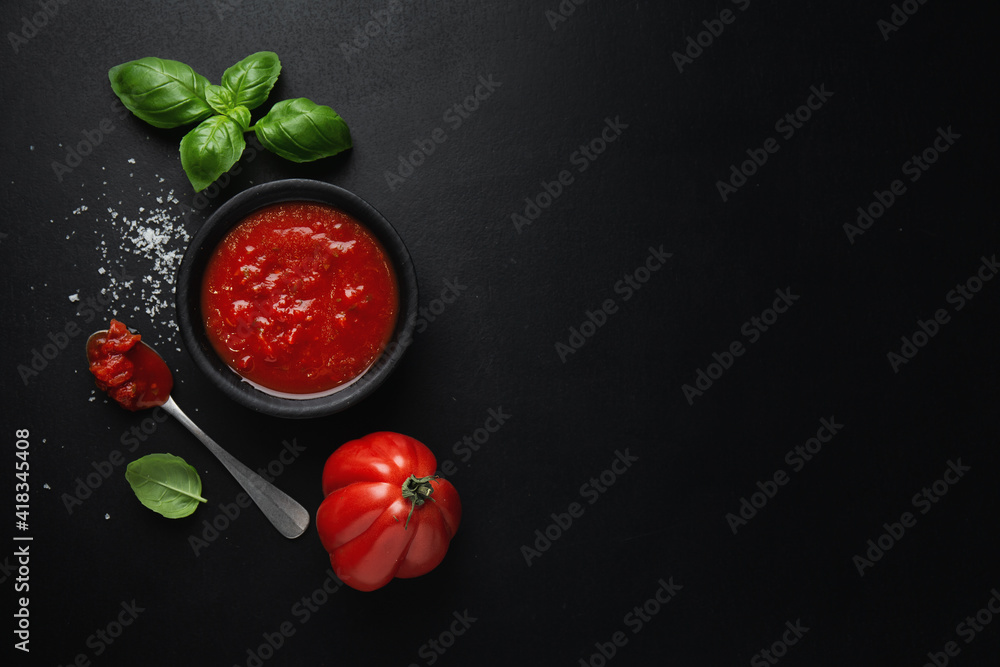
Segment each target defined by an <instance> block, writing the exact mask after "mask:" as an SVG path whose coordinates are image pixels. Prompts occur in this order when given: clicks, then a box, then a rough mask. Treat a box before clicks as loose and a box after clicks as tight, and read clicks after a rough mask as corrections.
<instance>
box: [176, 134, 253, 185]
mask: <svg viewBox="0 0 1000 667" xmlns="http://www.w3.org/2000/svg"><path fill="white" fill-rule="evenodd" d="M246 146H247V142H246V140H245V139H243V130H242V129H240V126H239V125H238V124H237V123H236V121H234V120H233V119H232V118H229V117H228V116H212V117H211V118H209V119H208V120H206V121H203V122H202V123H201V124H200V125H198V127H196V128H194V129H193V130H191V131H190V132H188V133H187V134H185V135H184V138H183V139H181V166H183V167H184V171H185V172H186V173H187V176H188V180H190V181H191V185H193V186H194V189H195V192H201V191H202V190H204V189H205V188H207V187H208V186H209V185H211V184H212V183H213V182H214V181H215V179H217V178H218V177H219V176H221V175H222V174H224V173H225V172H227V171H228V170H229V168H230V167H232V166H233V165H234V164H236V161H237V160H239V159H240V155H242V154H243V149H244V148H246Z"/></svg>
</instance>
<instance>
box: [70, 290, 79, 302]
mask: <svg viewBox="0 0 1000 667" xmlns="http://www.w3.org/2000/svg"><path fill="white" fill-rule="evenodd" d="M69 300H70V301H72V302H73V303H76V302H77V301H79V300H80V293H79V292H77V293H76V294H70V295H69Z"/></svg>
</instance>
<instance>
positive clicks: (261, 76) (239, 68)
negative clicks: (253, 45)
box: [222, 51, 281, 109]
mask: <svg viewBox="0 0 1000 667" xmlns="http://www.w3.org/2000/svg"><path fill="white" fill-rule="evenodd" d="M279 74H281V61H280V60H278V54H276V53H273V52H272V51H260V52H258V53H254V54H252V55H249V56H247V57H246V58H244V59H243V60H241V61H239V62H238V63H236V64H235V65H233V66H232V67H230V68H229V69H227V70H226V71H225V72H224V73H223V75H222V85H223V86H224V87H226V88H228V89H229V90H230V91H232V93H233V106H244V107H246V108H247V109H256V108H257V107H259V106H260V105H261V104H263V103H264V100H266V99H267V96H268V95H270V94H271V88H273V87H274V82H275V81H277V80H278V75H279Z"/></svg>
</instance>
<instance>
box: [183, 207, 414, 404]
mask: <svg viewBox="0 0 1000 667" xmlns="http://www.w3.org/2000/svg"><path fill="white" fill-rule="evenodd" d="M201 308H202V315H203V317H204V321H205V331H206V332H207V334H208V338H209V340H210V341H211V343H212V346H213V348H215V351H216V353H217V354H218V355H219V356H220V357H221V358H222V360H223V361H225V363H226V364H227V365H228V366H229V367H230V368H232V369H233V370H235V371H236V372H237V373H239V374H240V375H242V376H243V377H245V378H246V379H247V380H250V381H251V382H253V383H255V384H258V385H260V386H262V387H264V388H267V389H271V390H273V391H277V392H282V393H290V394H311V393H319V392H324V391H328V390H330V389H333V388H334V387H337V386H340V385H342V384H344V383H345V382H349V381H350V380H352V379H354V378H356V377H358V376H359V375H361V374H362V373H363V372H364V371H365V370H366V369H367V368H368V367H369V366H371V364H372V363H374V362H375V360H376V359H377V358H378V356H379V355H380V354H381V352H382V350H383V349H384V348H385V346H386V344H387V343H388V342H389V339H390V337H391V336H392V332H393V330H394V328H395V326H396V317H397V311H398V309H399V290H398V287H397V284H396V276H395V273H394V271H393V269H392V265H391V263H390V261H389V259H388V257H387V256H386V253H385V251H384V250H383V248H382V246H381V245H380V244H379V242H378V241H377V240H376V239H375V237H374V236H373V235H372V233H371V232H370V231H369V230H368V229H367V228H365V227H364V226H363V225H361V223H359V222H358V221H357V220H355V219H354V218H353V217H351V216H350V215H348V214H346V213H344V212H342V211H338V210H337V209H335V208H333V207H331V206H327V205H324V204H317V203H309V202H287V203H281V204H274V205H271V206H268V207H265V208H263V209H261V210H259V211H256V212H254V213H253V214H251V215H250V216H248V217H247V218H246V219H245V220H243V221H242V222H240V223H239V224H238V225H237V226H236V227H234V228H233V229H232V230H231V231H230V232H229V233H228V234H227V235H226V237H225V238H224V239H223V240H222V242H221V243H220V244H219V246H218V247H217V248H216V250H215V252H214V253H213V255H212V257H211V258H210V259H209V261H208V265H207V267H206V269H205V277H204V281H203V283H202V292H201Z"/></svg>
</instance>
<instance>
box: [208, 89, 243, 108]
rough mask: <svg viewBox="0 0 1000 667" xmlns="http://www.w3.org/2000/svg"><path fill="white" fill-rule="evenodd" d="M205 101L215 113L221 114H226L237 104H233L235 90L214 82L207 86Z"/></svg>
mask: <svg viewBox="0 0 1000 667" xmlns="http://www.w3.org/2000/svg"><path fill="white" fill-rule="evenodd" d="M205 101H206V102H208V106H210V107H212V109H213V110H214V111H215V113H221V114H225V113H226V112H227V111H229V110H230V109H232V108H233V107H234V106H236V105H235V104H233V91H231V90H229V89H228V88H223V87H222V86H216V85H213V84H209V85H207V86H205Z"/></svg>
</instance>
